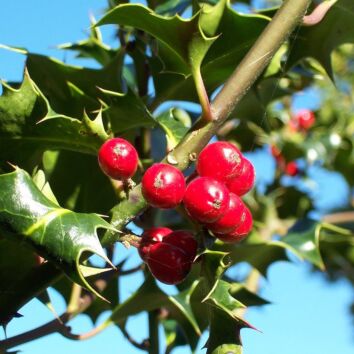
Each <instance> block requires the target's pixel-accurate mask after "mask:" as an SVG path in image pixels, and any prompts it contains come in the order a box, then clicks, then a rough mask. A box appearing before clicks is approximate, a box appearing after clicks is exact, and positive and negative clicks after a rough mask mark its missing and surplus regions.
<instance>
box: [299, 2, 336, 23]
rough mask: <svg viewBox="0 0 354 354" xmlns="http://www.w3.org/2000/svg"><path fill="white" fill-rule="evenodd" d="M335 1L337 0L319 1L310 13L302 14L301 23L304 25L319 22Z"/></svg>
mask: <svg viewBox="0 0 354 354" xmlns="http://www.w3.org/2000/svg"><path fill="white" fill-rule="evenodd" d="M336 2H337V0H325V1H323V2H321V3H320V4H319V5H318V6H317V7H316V8H315V9H314V10H313V11H312V12H311V14H310V15H306V16H304V18H303V20H302V24H303V25H304V26H314V25H317V24H318V23H320V22H321V21H322V20H323V18H324V17H325V15H326V13H327V12H328V10H329V9H330V8H331V7H332V6H333V5H334V4H335V3H336Z"/></svg>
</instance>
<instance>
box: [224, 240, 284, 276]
mask: <svg viewBox="0 0 354 354" xmlns="http://www.w3.org/2000/svg"><path fill="white" fill-rule="evenodd" d="M218 247H220V246H218ZM220 248H221V249H224V250H230V254H229V257H230V258H231V260H232V264H237V263H241V262H247V263H249V264H250V265H251V266H252V267H254V268H256V269H257V270H258V271H259V272H260V273H261V274H262V275H263V276H264V277H266V276H267V271H268V268H269V266H270V265H271V264H273V263H274V262H276V261H287V260H288V257H287V256H286V252H285V249H284V246H283V245H280V244H277V243H274V242H268V243H255V244H247V243H242V244H240V245H237V246H234V247H230V246H227V247H224V246H221V247H220Z"/></svg>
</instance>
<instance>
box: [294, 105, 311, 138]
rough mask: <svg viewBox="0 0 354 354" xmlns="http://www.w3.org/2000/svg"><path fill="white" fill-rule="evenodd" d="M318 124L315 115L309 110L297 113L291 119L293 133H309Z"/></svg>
mask: <svg viewBox="0 0 354 354" xmlns="http://www.w3.org/2000/svg"><path fill="white" fill-rule="evenodd" d="M315 122H316V117H315V114H314V113H313V112H312V111H311V110H309V109H305V108H304V109H301V110H299V111H297V112H296V113H295V114H294V115H293V116H292V117H291V119H290V122H289V128H290V129H291V130H293V131H304V132H305V131H307V130H309V129H310V128H311V127H312V126H313V125H314V124H315Z"/></svg>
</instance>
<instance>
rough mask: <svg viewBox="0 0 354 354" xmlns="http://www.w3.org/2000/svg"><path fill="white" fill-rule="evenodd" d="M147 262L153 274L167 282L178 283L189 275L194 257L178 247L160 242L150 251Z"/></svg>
mask: <svg viewBox="0 0 354 354" xmlns="http://www.w3.org/2000/svg"><path fill="white" fill-rule="evenodd" d="M146 263H147V265H148V267H149V269H150V272H151V273H152V275H153V276H154V277H155V278H156V279H158V280H160V281H161V282H163V283H165V284H171V285H172V284H178V283H180V282H182V281H183V280H184V279H185V277H186V276H187V275H188V273H189V271H190V269H191V266H192V259H191V258H190V257H189V255H187V254H186V253H185V252H183V250H182V249H180V248H178V247H174V246H171V245H169V244H166V243H160V244H158V245H157V246H156V247H155V248H154V251H153V252H150V253H149V256H148V257H147V258H146Z"/></svg>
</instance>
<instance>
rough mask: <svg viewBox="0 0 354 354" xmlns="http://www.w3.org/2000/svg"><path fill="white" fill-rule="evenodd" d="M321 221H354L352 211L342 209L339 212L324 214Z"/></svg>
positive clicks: (340, 222)
mask: <svg viewBox="0 0 354 354" xmlns="http://www.w3.org/2000/svg"><path fill="white" fill-rule="evenodd" d="M322 221H324V222H327V223H329V224H344V223H350V222H354V211H344V212H341V213H334V214H328V215H325V216H324V217H323V218H322Z"/></svg>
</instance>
